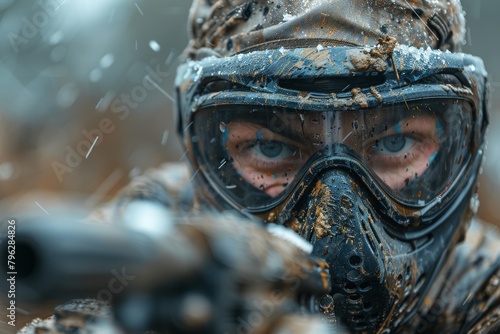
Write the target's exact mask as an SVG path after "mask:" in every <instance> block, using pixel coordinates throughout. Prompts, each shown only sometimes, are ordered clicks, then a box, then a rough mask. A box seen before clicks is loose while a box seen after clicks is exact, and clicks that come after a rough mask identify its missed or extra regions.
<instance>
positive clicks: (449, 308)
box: [19, 164, 500, 334]
mask: <svg viewBox="0 0 500 334" xmlns="http://www.w3.org/2000/svg"><path fill="white" fill-rule="evenodd" d="M137 199H140V200H146V201H152V202H157V203H160V204H162V205H164V206H167V207H170V208H176V210H181V211H185V210H189V211H200V210H203V209H202V208H201V206H200V205H199V204H197V203H196V201H195V200H193V191H192V189H191V187H190V185H189V174H188V171H187V168H186V166H184V165H181V164H178V165H166V166H164V167H163V168H161V169H158V170H154V171H151V172H150V173H149V174H148V175H144V176H139V177H137V178H136V179H134V180H133V181H132V182H131V184H130V185H129V186H128V187H127V188H125V189H124V190H123V191H122V193H121V195H120V196H118V198H117V200H116V201H114V202H112V203H110V204H109V205H107V206H106V207H104V208H102V209H99V210H97V211H96V212H94V214H93V217H92V218H93V219H94V220H96V219H97V220H100V221H103V222H107V223H110V222H113V220H114V219H116V217H117V216H119V215H120V214H121V213H122V212H123V210H124V208H125V207H126V206H127V204H128V203H130V202H131V201H133V200H137ZM499 255H500V236H499V235H498V233H497V231H496V230H495V228H494V227H492V226H489V225H487V224H485V223H482V222H478V221H473V222H472V223H471V226H470V228H469V231H468V233H467V237H466V239H465V240H464V241H463V243H461V244H460V245H459V246H458V247H457V248H455V249H454V250H453V251H452V253H451V254H449V256H448V260H447V262H446V263H445V265H444V266H443V269H442V270H441V272H440V273H439V275H438V277H437V278H436V279H435V282H434V285H433V286H432V287H431V289H430V291H429V292H428V294H427V296H426V297H425V298H424V301H423V303H422V305H421V306H420V307H419V309H418V312H417V313H416V314H415V316H414V317H413V318H412V319H411V320H410V322H409V323H407V324H404V325H401V326H400V328H397V329H396V330H395V331H393V333H500V257H499ZM324 310H325V309H324ZM325 312H328V308H327V309H326V310H325ZM294 321H295V322H296V323H295V324H294V325H293V331H291V332H293V333H305V332H308V333H309V332H315V331H313V327H315V326H318V323H317V322H318V319H317V318H301V317H300V316H297V319H295V320H294V319H290V320H287V323H288V324H291V323H293V322H294ZM306 328H308V330H306ZM287 329H289V328H287ZM80 330H81V331H80ZM104 330H107V331H108V332H109V333H122V331H121V330H120V329H119V327H118V326H117V325H116V324H114V323H113V320H111V312H110V308H109V306H108V305H106V304H105V303H104V302H101V301H96V300H91V299H88V300H76V301H70V302H68V303H67V304H64V305H60V306H58V307H56V309H55V313H54V315H53V316H52V317H50V318H48V319H46V320H41V319H36V320H34V321H33V322H32V323H31V324H29V325H27V326H26V327H24V328H23V329H21V330H20V331H19V332H20V333H26V334H27V333H30V334H31V333H50V334H52V333H101V332H104ZM273 332H274V331H273ZM289 332H290V331H289ZM332 332H333V333H337V332H341V333H342V331H341V330H340V329H332ZM259 333H261V331H259ZM262 333H264V332H262ZM265 333H268V332H265ZM269 333H271V332H269ZM315 333H319V331H316V332H315Z"/></svg>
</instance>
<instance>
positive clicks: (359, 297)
mask: <svg viewBox="0 0 500 334" xmlns="http://www.w3.org/2000/svg"><path fill="white" fill-rule="evenodd" d="M349 299H350V300H351V301H353V302H357V301H359V300H360V299H361V295H359V294H357V293H355V294H352V295H349Z"/></svg>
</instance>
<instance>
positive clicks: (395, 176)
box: [365, 117, 440, 190]
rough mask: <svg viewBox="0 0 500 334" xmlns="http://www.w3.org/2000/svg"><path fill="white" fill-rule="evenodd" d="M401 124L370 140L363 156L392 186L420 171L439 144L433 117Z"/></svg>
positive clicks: (430, 159) (400, 183) (404, 183)
mask: <svg viewBox="0 0 500 334" xmlns="http://www.w3.org/2000/svg"><path fill="white" fill-rule="evenodd" d="M402 123H403V126H402V125H401V124H399V125H398V126H396V128H397V129H398V133H395V132H396V131H395V130H394V129H392V130H388V131H387V133H386V134H385V135H382V134H380V135H379V136H378V138H374V139H373V141H372V142H371V143H370V144H369V146H368V148H367V149H366V152H365V159H366V161H367V164H368V166H369V167H371V169H372V170H373V171H374V172H375V174H377V175H378V176H379V177H380V178H381V179H382V181H383V182H384V183H385V184H386V185H387V186H389V188H391V189H394V190H399V189H402V188H404V187H405V186H406V185H408V184H409V183H410V182H411V181H412V180H413V179H415V178H416V177H418V176H419V175H422V174H423V173H424V172H425V171H426V170H427V168H428V167H429V165H430V164H431V163H432V161H433V157H435V156H436V154H437V152H438V151H439V148H440V139H439V132H438V131H437V129H436V120H435V119H434V118H433V117H423V118H420V119H417V120H410V121H406V122H405V121H403V122H402Z"/></svg>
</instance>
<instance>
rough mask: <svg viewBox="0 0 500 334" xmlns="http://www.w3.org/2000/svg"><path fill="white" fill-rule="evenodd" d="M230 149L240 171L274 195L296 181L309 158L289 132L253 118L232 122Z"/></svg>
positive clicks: (234, 165)
mask: <svg viewBox="0 0 500 334" xmlns="http://www.w3.org/2000/svg"><path fill="white" fill-rule="evenodd" d="M228 128H229V134H228V137H227V142H226V144H225V145H226V151H227V153H228V155H229V157H230V159H231V161H232V164H233V167H234V168H235V170H236V171H237V172H238V173H239V175H240V176H241V177H242V179H244V180H245V181H247V182H248V183H250V184H252V185H253V186H254V187H256V188H258V189H261V190H262V191H264V192H265V193H266V194H268V195H270V196H276V195H278V194H280V193H281V192H282V191H283V190H284V189H285V188H286V187H287V186H288V185H289V184H290V183H291V181H293V179H294V177H295V174H296V173H297V172H298V170H299V169H300V167H301V166H302V164H303V163H304V161H305V160H306V159H307V157H308V155H307V154H306V152H305V150H304V149H303V147H302V146H301V145H300V144H299V143H297V142H296V141H294V140H293V139H290V138H288V137H285V136H281V135H279V134H277V133H274V132H273V131H271V130H270V129H267V128H263V127H261V126H260V125H258V124H253V123H250V122H233V123H232V124H230V125H229V127H228Z"/></svg>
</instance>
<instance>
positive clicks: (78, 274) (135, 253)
mask: <svg viewBox="0 0 500 334" xmlns="http://www.w3.org/2000/svg"><path fill="white" fill-rule="evenodd" d="M16 227H17V231H16V235H15V264H16V267H15V272H16V286H17V289H16V290H17V292H18V298H20V300H24V301H28V302H37V301H43V300H47V299H61V300H66V299H68V298H80V297H82V298H83V297H92V298H96V296H97V294H98V293H99V291H101V290H102V289H108V290H111V293H113V290H118V289H119V288H120V286H119V285H120V284H122V285H123V284H125V285H128V282H127V279H129V280H131V277H134V278H135V277H136V276H137V275H140V277H141V279H138V280H137V281H138V283H137V284H146V283H145V282H146V281H150V280H151V279H153V278H152V277H145V276H148V273H151V272H153V271H155V272H156V274H158V273H161V272H162V268H161V267H159V266H158V263H159V262H161V263H162V264H163V267H165V266H166V267H167V268H164V269H163V271H165V270H168V268H175V271H171V272H170V273H169V275H168V276H170V277H172V276H180V275H183V274H185V273H186V272H188V271H190V268H192V267H193V266H196V265H197V263H199V262H200V256H199V254H195V252H191V250H193V249H192V248H188V249H185V248H184V249H182V252H181V251H179V249H176V246H175V245H176V244H178V243H179V242H180V240H179V237H180V236H177V237H176V238H166V239H164V241H165V242H164V243H159V242H158V241H157V240H155V239H153V238H151V237H150V236H148V235H146V234H141V233H137V232H135V231H132V230H130V229H126V228H123V227H118V226H113V225H105V224H94V223H79V222H78V223H75V222H71V221H65V222H61V221H45V220H44V221H39V220H38V221H25V222H23V223H22V224H19V225H18V226H16ZM1 249H2V251H5V252H6V251H7V239H4V241H3V242H2V246H1ZM6 258H7V257H4V259H6ZM0 266H1V267H2V268H1V272H2V274H4V275H5V273H8V272H12V271H13V270H8V268H7V261H2V262H1V263H0ZM156 274H155V275H156ZM168 276H167V279H168ZM2 281H3V282H5V281H6V280H5V279H4V280H2ZM141 282H142V283H141ZM134 283H135V282H134Z"/></svg>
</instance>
